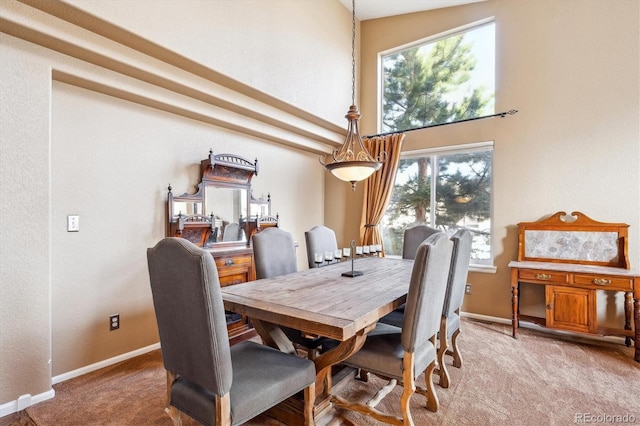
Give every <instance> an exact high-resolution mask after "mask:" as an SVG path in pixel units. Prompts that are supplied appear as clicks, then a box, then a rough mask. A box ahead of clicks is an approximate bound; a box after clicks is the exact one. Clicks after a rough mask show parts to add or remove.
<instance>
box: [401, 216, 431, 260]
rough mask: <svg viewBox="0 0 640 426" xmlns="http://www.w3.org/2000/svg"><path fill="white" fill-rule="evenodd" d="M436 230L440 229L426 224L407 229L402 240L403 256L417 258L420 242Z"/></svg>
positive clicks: (404, 257)
mask: <svg viewBox="0 0 640 426" xmlns="http://www.w3.org/2000/svg"><path fill="white" fill-rule="evenodd" d="M436 232H440V231H438V230H437V229H435V228H432V227H430V226H428V225H424V224H420V225H415V226H412V227H411V228H407V229H405V230H404V240H403V242H402V258H403V259H415V257H416V252H417V251H418V247H419V246H420V244H422V242H423V241H424V240H426V239H427V238H429V237H430V236H431V235H433V234H435V233H436Z"/></svg>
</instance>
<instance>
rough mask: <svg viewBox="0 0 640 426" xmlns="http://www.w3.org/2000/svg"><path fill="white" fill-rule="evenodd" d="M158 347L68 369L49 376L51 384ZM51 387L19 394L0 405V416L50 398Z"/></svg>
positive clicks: (149, 347)
mask: <svg viewBox="0 0 640 426" xmlns="http://www.w3.org/2000/svg"><path fill="white" fill-rule="evenodd" d="M156 349H160V343H155V344H153V345H149V346H145V347H144V348H140V349H136V350H135V351H131V352H127V353H124V354H122V355H118V356H114V357H113V358H109V359H105V360H104V361H100V362H96V363H95V364H91V365H87V366H86V367H82V368H78V369H77V370H73V371H69V372H67V373H63V374H59V375H57V376H54V377H52V378H51V385H55V384H56V383H60V382H64V381H65V380H69V379H73V378H74V377H78V376H82V375H83V374H87V373H91V372H92V371H96V370H99V369H101V368H104V367H108V366H110V365H113V364H117V363H119V362H122V361H126V360H128V359H131V358H135V357H137V356H140V355H144V354H146V353H147V352H151V351H155V350H156ZM55 394H56V393H55V391H54V390H53V389H50V390H48V391H47V392H43V393H41V394H38V395H36V396H32V395H30V394H25V395H22V396H20V397H19V398H18V399H16V400H14V401H10V402H7V403H5V404H2V405H0V417H4V416H8V415H9V414H13V413H17V412H18V411H22V410H24V409H25V408H28V407H30V406H32V405H34V404H37V403H39V402H42V401H46V400H47V399H51V398H53V397H54V396H55Z"/></svg>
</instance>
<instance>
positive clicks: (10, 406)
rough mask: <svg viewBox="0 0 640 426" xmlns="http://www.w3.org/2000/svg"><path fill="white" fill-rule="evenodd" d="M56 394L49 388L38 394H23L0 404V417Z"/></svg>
mask: <svg viewBox="0 0 640 426" xmlns="http://www.w3.org/2000/svg"><path fill="white" fill-rule="evenodd" d="M55 395H56V392H55V391H54V390H53V389H49V390H48V391H46V392H42V393H39V394H38V395H35V396H33V395H30V394H28V393H27V394H24V395H21V396H20V397H19V398H18V399H16V400H14V401H9V402H7V403H5V404H2V405H0V417H4V416H8V415H9V414H13V413H17V412H18V411H22V410H24V409H25V408H28V407H30V406H32V405H34V404H37V403H39V402H42V401H46V400H47V399H51V398H53V397H54V396H55Z"/></svg>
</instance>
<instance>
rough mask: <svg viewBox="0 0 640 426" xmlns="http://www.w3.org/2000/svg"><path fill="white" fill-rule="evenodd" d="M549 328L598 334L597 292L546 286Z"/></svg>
mask: <svg viewBox="0 0 640 426" xmlns="http://www.w3.org/2000/svg"><path fill="white" fill-rule="evenodd" d="M545 293H546V302H547V327H549V328H557V329H562V330H568V331H578V332H582V333H595V332H596V293H595V290H588V289H583V288H572V287H563V286H553V285H548V286H546V290H545Z"/></svg>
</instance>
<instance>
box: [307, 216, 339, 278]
mask: <svg viewBox="0 0 640 426" xmlns="http://www.w3.org/2000/svg"><path fill="white" fill-rule="evenodd" d="M304 239H305V242H306V243H307V261H308V262H309V268H317V267H319V266H320V265H319V264H317V263H316V261H315V255H316V253H322V256H323V257H324V253H326V252H331V253H335V251H336V250H337V249H338V240H337V239H336V233H335V232H334V231H333V229H331V228H327V227H326V226H324V225H316V226H314V227H313V228H311V229H309V230H308V231H307V232H305V233H304Z"/></svg>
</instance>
